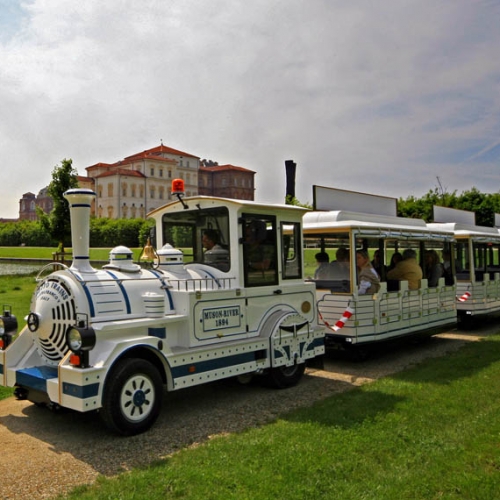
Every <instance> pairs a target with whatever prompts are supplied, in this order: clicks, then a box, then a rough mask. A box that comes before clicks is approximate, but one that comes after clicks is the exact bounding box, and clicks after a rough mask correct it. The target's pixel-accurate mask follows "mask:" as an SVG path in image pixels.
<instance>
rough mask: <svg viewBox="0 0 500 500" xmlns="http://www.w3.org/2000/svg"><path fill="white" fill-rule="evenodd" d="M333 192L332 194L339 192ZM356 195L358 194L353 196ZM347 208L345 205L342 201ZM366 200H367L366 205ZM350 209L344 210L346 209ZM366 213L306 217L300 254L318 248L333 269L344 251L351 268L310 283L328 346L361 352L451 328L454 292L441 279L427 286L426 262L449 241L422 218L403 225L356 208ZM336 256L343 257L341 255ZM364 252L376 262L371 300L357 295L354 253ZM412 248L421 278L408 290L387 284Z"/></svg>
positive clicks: (447, 232)
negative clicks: (395, 260)
mask: <svg viewBox="0 0 500 500" xmlns="http://www.w3.org/2000/svg"><path fill="white" fill-rule="evenodd" d="M337 191H338V190H334V192H335V193H337ZM355 194H356V195H357V196H359V193H355ZM344 201H345V200H344ZM364 201H366V200H364ZM344 204H345V205H349V203H344ZM355 205H356V206H364V207H366V210H367V212H364V213H361V212H354V211H351V210H332V211H314V212H309V213H306V214H305V215H304V219H303V220H304V236H305V244H306V247H313V246H314V247H316V248H317V250H322V251H326V252H327V253H328V254H329V256H330V261H331V262H330V265H331V266H332V268H338V262H337V256H338V255H339V254H340V253H343V252H345V251H347V253H348V256H349V259H348V260H349V262H348V265H347V271H345V274H344V275H343V276H340V277H338V276H334V275H332V276H331V277H330V279H328V280H313V281H315V284H316V288H317V297H318V309H319V314H320V319H321V320H322V322H323V324H324V325H325V335H326V337H325V342H326V345H327V347H331V348H343V349H352V348H356V349H357V350H358V351H361V350H362V349H363V348H365V347H367V346H368V345H370V344H375V343H380V342H384V341H389V340H393V339H397V338H403V337H408V336H412V335H422V334H426V335H428V334H432V333H436V332H437V331H440V330H442V329H445V328H447V327H449V326H451V325H453V324H454V323H455V322H456V286H455V284H454V279H453V277H451V279H446V278H445V276H444V275H443V276H442V277H441V278H439V280H438V281H437V282H436V283H434V284H433V285H432V286H429V276H428V275H427V274H426V270H425V259H424V256H425V254H426V252H428V251H429V250H433V251H435V252H437V253H438V255H439V256H442V255H443V253H446V252H449V251H450V249H451V245H452V243H453V239H454V234H453V232H452V231H450V230H449V229H446V228H437V227H435V228H430V227H428V226H427V224H426V223H425V222H424V221H423V220H420V219H406V218H401V217H397V216H396V215H392V214H391V213H390V212H391V211H394V212H395V210H392V209H391V210H389V211H388V212H389V213H387V211H386V213H382V214H380V213H377V210H378V209H377V206H375V208H374V209H373V212H374V213H369V212H368V211H369V210H371V209H372V208H373V206H372V205H371V204H370V203H368V204H366V203H365V204H363V203H359V202H357V203H356V204H355ZM341 249H342V252H340V250H341ZM360 249H363V250H366V251H367V252H368V254H369V255H370V258H371V259H373V258H374V255H375V254H376V253H377V254H378V255H379V257H380V262H379V266H378V269H377V271H378V273H379V276H380V289H379V290H378V291H377V292H376V293H374V294H369V295H367V294H360V293H359V291H358V281H359V280H358V270H357V268H356V264H355V263H356V251H357V250H360ZM405 249H412V250H414V251H415V253H416V256H417V262H418V263H419V264H420V266H421V268H422V273H423V278H422V279H421V280H420V281H419V283H418V286H417V287H416V288H415V289H412V286H409V283H408V281H397V282H396V281H392V280H390V279H388V275H390V273H389V272H388V270H389V267H390V262H391V257H392V256H393V255H394V254H395V253H403V252H404V250H405Z"/></svg>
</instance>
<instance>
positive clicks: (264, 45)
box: [0, 0, 500, 218]
mask: <svg viewBox="0 0 500 500" xmlns="http://www.w3.org/2000/svg"><path fill="white" fill-rule="evenodd" d="M499 26H500V0H383V1H377V2H375V1H373V0H350V1H345V0H251V1H248V0H245V1H243V0H210V1H207V0H142V1H140V2H138V1H136V0H113V1H110V2H103V1H102V0H85V1H81V2H68V1H67V0H0V109H1V114H0V162H1V169H2V170H1V171H2V172H3V174H4V179H3V182H2V183H1V184H0V217H3V218H16V217H17V216H18V213H19V199H20V198H21V197H22V196H23V194H24V193H27V192H32V193H35V194H36V193H38V192H39V191H40V189H42V188H43V187H45V186H46V185H48V184H49V182H50V181H51V173H52V171H53V169H54V167H56V166H58V165H60V163H61V161H62V160H63V159H65V158H71V159H72V160H73V166H74V167H75V168H76V170H77V171H78V174H79V175H86V170H85V169H86V167H88V166H90V165H94V164H96V163H98V162H104V163H114V162H116V161H118V160H121V159H123V158H124V157H126V156H130V155H132V154H134V153H138V152H140V151H144V150H146V149H150V148H153V147H156V146H158V145H159V144H160V141H163V144H164V145H166V146H169V147H172V148H174V149H178V150H181V151H184V152H186V153H189V154H192V155H194V156H198V157H200V158H206V159H211V160H213V161H217V162H218V163H219V164H232V165H236V166H241V167H244V168H248V169H251V170H253V171H255V172H256V176H255V182H256V192H255V199H256V200H257V201H261V202H271V203H282V202H283V200H284V196H285V186H286V177H285V166H284V165H285V161H286V160H293V161H295V163H296V164H297V173H296V197H297V198H298V199H299V200H300V201H301V202H303V203H311V202H312V200H313V194H312V185H320V186H327V187H334V188H337V189H346V190H351V191H357V192H363V193H370V194H378V195H382V196H390V197H395V198H399V197H403V198H406V197H407V196H410V195H414V196H417V197H419V196H422V195H424V194H425V193H427V192H428V191H429V190H430V189H434V188H436V187H438V185H439V184H440V185H441V186H442V187H443V188H444V189H445V190H447V191H448V192H453V191H457V192H458V194H460V193H462V192H463V191H465V190H469V189H471V188H472V187H476V188H477V189H479V190H480V191H482V192H486V193H495V192H498V191H499V190H500V168H499V167H500V57H499V50H500V29H499Z"/></svg>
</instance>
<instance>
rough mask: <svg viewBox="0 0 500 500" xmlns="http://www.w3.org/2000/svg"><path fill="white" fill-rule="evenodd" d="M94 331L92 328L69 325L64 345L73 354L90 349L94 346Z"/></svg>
mask: <svg viewBox="0 0 500 500" xmlns="http://www.w3.org/2000/svg"><path fill="white" fill-rule="evenodd" d="M95 341H96V337H95V331H94V329H93V328H89V327H81V326H70V327H69V328H68V331H67V332H66V345H67V346H68V347H69V349H70V350H71V351H72V352H74V353H75V354H78V353H81V352H82V351H91V350H92V349H93V348H94V346H95Z"/></svg>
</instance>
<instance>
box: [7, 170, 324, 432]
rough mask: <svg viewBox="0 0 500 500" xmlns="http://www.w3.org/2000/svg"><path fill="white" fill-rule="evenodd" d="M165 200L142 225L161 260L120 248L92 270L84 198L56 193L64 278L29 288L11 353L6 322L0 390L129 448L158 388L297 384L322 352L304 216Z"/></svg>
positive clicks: (152, 413)
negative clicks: (67, 256) (143, 261)
mask: <svg viewBox="0 0 500 500" xmlns="http://www.w3.org/2000/svg"><path fill="white" fill-rule="evenodd" d="M173 191H174V194H176V195H177V196H178V201H175V202H172V203H170V204H168V205H166V206H164V207H162V208H159V209H157V210H154V211H153V212H152V213H151V214H149V216H150V217H151V218H152V219H153V220H154V222H155V224H156V226H155V228H156V232H155V237H154V239H155V240H156V247H157V248H158V250H157V251H154V250H152V249H149V254H148V255H149V258H150V260H151V261H152V262H151V263H150V265H149V266H148V267H147V268H145V267H143V266H141V265H138V264H136V263H134V262H133V259H132V252H131V250H129V249H128V248H126V247H123V246H118V247H116V248H114V249H113V250H112V251H111V253H110V262H109V263H108V264H107V265H104V266H103V268H102V269H99V270H98V269H94V268H93V267H92V266H91V264H90V261H89V218H90V207H91V203H92V201H93V199H94V196H95V193H93V192H92V191H90V190H85V189H75V190H70V191H68V192H67V193H65V198H66V199H67V200H68V202H69V205H70V209H71V223H72V245H73V262H72V265H71V267H66V266H64V265H60V264H59V265H58V266H59V268H58V269H56V270H53V269H52V267H51V268H50V269H51V270H52V272H50V273H49V274H46V275H44V276H43V277H42V276H41V275H40V276H41V277H40V278H39V280H38V281H39V283H38V286H37V288H36V290H35V292H34V295H33V298H32V303H31V312H30V314H29V316H28V319H27V325H26V327H25V328H24V329H23V330H22V331H21V332H20V335H19V336H18V337H17V338H16V339H15V340H13V341H12V338H13V335H14V333H15V331H16V329H17V321H16V320H15V316H14V315H12V312H11V311H10V309H8V310H6V311H5V313H4V315H3V317H2V318H1V321H0V334H1V336H0V384H2V385H4V386H9V387H15V395H16V396H17V397H18V398H19V399H27V400H29V401H32V402H34V403H36V404H40V405H48V406H51V407H63V408H70V409H73V410H76V411H79V412H88V411H95V410H98V411H99V414H100V415H101V416H102V419H103V421H104V422H105V423H106V424H107V425H108V426H109V428H110V429H112V430H114V431H116V432H118V433H120V434H123V435H132V434H137V433H140V432H143V431H145V430H147V429H148V428H150V426H151V425H153V423H154V422H155V420H156V418H157V417H158V415H159V412H160V407H161V402H162V394H163V390H164V389H163V388H164V386H166V388H167V390H168V391H174V390H177V389H182V388H185V387H190V386H195V385H198V384H204V383H207V382H211V381H214V380H218V379H223V378H228V377H239V378H240V379H241V380H242V381H243V380H248V378H249V377H251V376H253V375H259V376H260V377H261V378H262V380H263V381H265V382H266V383H267V384H269V385H271V386H275V387H278V388H284V387H288V386H291V385H294V384H296V383H297V382H298V381H299V380H300V378H301V376H302V374H303V373H304V367H305V363H306V362H307V361H308V360H311V359H312V358H315V357H316V356H320V355H321V354H323V353H324V332H323V328H322V326H321V325H319V324H318V318H317V307H316V298H315V289H314V285H313V284H311V283H307V282H305V281H304V277H303V260H302V259H303V252H302V245H303V238H302V215H303V213H304V210H303V209H301V208H298V207H291V206H287V205H264V204H259V203H254V202H245V201H241V200H229V199H220V198H210V197H203V196H199V197H192V198H183V196H182V191H183V182H182V181H181V180H175V181H174V182H173ZM208 236H210V237H211V238H212V239H216V241H215V242H212V243H214V245H215V246H212V247H211V248H208V245H209V244H208V243H207V242H206V241H205V240H206V239H207V238H208ZM204 244H205V245H206V248H203V246H204ZM210 245H211V244H210ZM50 266H52V265H50Z"/></svg>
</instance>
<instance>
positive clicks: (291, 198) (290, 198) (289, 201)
mask: <svg viewBox="0 0 500 500" xmlns="http://www.w3.org/2000/svg"><path fill="white" fill-rule="evenodd" d="M285 204H286V205H293V206H295V207H302V208H310V209H312V205H310V204H309V203H301V202H300V201H299V200H298V199H297V198H295V196H290V195H289V194H287V195H286V197H285Z"/></svg>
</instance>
